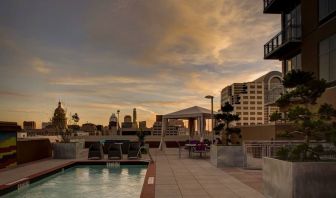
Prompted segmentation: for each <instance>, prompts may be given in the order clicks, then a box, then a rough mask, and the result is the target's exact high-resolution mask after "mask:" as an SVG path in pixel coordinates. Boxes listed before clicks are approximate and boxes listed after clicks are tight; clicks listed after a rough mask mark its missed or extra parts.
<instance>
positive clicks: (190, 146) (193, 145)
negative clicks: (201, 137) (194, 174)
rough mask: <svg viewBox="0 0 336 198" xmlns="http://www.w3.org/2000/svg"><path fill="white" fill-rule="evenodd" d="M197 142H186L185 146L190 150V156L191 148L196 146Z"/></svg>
mask: <svg viewBox="0 0 336 198" xmlns="http://www.w3.org/2000/svg"><path fill="white" fill-rule="evenodd" d="M196 145H197V144H185V145H184V146H185V147H186V148H188V150H189V157H191V149H192V148H193V147H196Z"/></svg>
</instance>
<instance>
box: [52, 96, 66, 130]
mask: <svg viewBox="0 0 336 198" xmlns="http://www.w3.org/2000/svg"><path fill="white" fill-rule="evenodd" d="M52 125H53V126H54V127H55V128H56V129H57V130H63V129H66V128H67V118H66V112H65V110H64V109H63V108H62V103H61V102H58V107H57V108H56V109H55V111H54V116H53V118H52Z"/></svg>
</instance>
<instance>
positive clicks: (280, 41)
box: [264, 25, 301, 58]
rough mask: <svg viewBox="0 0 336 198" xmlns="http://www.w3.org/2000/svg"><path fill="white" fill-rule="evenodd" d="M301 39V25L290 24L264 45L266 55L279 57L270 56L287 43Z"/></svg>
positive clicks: (267, 56) (266, 56)
mask: <svg viewBox="0 0 336 198" xmlns="http://www.w3.org/2000/svg"><path fill="white" fill-rule="evenodd" d="M300 41H301V25H289V26H287V27H286V28H285V29H283V30H282V31H281V32H279V33H278V34H277V35H275V36H274V37H273V38H272V39H271V40H270V41H268V42H267V43H266V44H265V45H264V57H265V58H278V56H276V57H270V55H271V54H273V53H274V52H275V51H277V50H278V49H280V48H282V47H284V46H285V45H286V44H289V43H291V42H300Z"/></svg>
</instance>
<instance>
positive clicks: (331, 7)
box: [319, 0, 336, 21]
mask: <svg viewBox="0 0 336 198" xmlns="http://www.w3.org/2000/svg"><path fill="white" fill-rule="evenodd" d="M335 11H336V1H335V0H319V19H320V21H321V20H322V19H324V18H326V17H327V16H329V15H331V14H332V13H334V12H335Z"/></svg>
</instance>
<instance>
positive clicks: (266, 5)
mask: <svg viewBox="0 0 336 198" xmlns="http://www.w3.org/2000/svg"><path fill="white" fill-rule="evenodd" d="M274 1H275V0H264V9H265V8H267V7H268V6H269V5H271V4H272V3H273V2H274Z"/></svg>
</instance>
